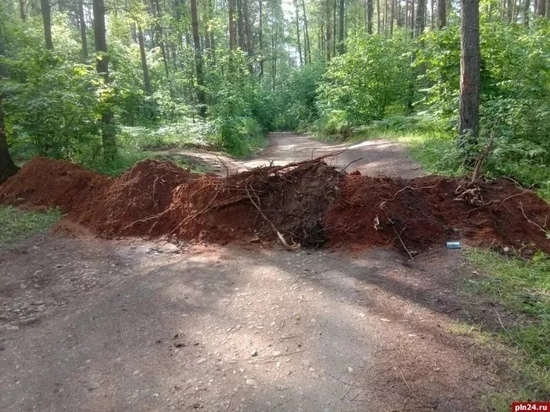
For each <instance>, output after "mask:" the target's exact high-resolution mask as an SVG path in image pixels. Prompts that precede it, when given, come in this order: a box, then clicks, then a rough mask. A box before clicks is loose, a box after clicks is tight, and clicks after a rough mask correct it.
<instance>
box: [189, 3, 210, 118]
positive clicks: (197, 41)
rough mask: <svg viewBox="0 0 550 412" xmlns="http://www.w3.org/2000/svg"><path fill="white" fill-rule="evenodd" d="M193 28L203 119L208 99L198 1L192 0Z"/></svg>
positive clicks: (198, 91) (198, 93)
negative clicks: (206, 96)
mask: <svg viewBox="0 0 550 412" xmlns="http://www.w3.org/2000/svg"><path fill="white" fill-rule="evenodd" d="M191 26H192V31H193V43H194V46H195V72H196V75H197V101H198V103H199V113H200V115H201V116H202V117H204V116H205V115H206V98H205V94H204V74H203V64H202V51H201V40H200V36H199V13H198V11H197V0H191Z"/></svg>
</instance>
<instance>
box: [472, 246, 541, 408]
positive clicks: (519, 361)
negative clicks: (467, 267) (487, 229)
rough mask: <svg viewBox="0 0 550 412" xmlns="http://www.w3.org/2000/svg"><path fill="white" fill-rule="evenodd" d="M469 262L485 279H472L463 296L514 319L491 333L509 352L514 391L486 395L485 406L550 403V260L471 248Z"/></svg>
mask: <svg viewBox="0 0 550 412" xmlns="http://www.w3.org/2000/svg"><path fill="white" fill-rule="evenodd" d="M468 258H469V260H470V261H471V262H472V263H473V264H474V266H475V267H476V268H477V269H478V271H479V272H480V273H483V274H484V276H483V277H482V278H480V279H479V280H475V281H474V280H470V281H469V282H468V283H467V285H466V286H465V292H466V293H468V294H471V295H473V296H474V297H476V298H477V299H478V301H485V302H487V301H488V302H496V303H498V304H499V305H501V306H503V307H504V308H505V310H506V311H507V312H508V313H510V314H511V315H512V316H513V317H514V318H515V321H514V324H513V325H512V326H506V327H505V326H503V327H502V330H501V331H500V332H497V333H493V334H492V338H493V339H494V340H495V341H496V342H498V343H502V344H504V345H505V346H506V348H508V353H507V361H508V362H509V363H510V365H511V366H512V369H513V370H514V371H515V376H511V378H512V380H513V382H514V387H515V389H513V390H510V391H508V392H501V393H492V394H488V395H487V399H486V401H487V403H488V404H489V405H491V406H492V407H493V408H494V409H495V410H497V411H508V410H509V409H510V404H511V402H512V401H514V400H516V401H517V400H523V401H525V400H548V399H550V276H549V275H550V257H549V256H546V255H543V254H537V255H536V256H535V257H534V259H532V260H531V261H524V260H520V259H518V258H514V257H503V256H501V255H498V254H497V253H495V252H489V251H483V250H471V251H469V252H468Z"/></svg>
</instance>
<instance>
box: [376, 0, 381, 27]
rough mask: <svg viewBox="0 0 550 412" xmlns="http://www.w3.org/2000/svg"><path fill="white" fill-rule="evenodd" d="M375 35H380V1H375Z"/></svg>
mask: <svg viewBox="0 0 550 412" xmlns="http://www.w3.org/2000/svg"><path fill="white" fill-rule="evenodd" d="M376 19H377V21H376V33H377V34H380V32H381V31H380V24H381V19H380V0H376Z"/></svg>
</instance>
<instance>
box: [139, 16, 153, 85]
mask: <svg viewBox="0 0 550 412" xmlns="http://www.w3.org/2000/svg"><path fill="white" fill-rule="evenodd" d="M137 33H138V42H139V54H140V56H141V68H142V70H143V89H144V90H145V94H147V95H150V94H151V80H150V79H149V67H148V66H147V55H146V54H145V41H144V40H143V30H142V29H141V26H140V25H139V24H138V26H137Z"/></svg>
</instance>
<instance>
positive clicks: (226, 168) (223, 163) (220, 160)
mask: <svg viewBox="0 0 550 412" xmlns="http://www.w3.org/2000/svg"><path fill="white" fill-rule="evenodd" d="M216 159H218V162H220V163H221V164H222V165H223V167H224V168H225V177H229V168H228V167H227V165H226V164H225V162H224V161H223V160H222V159H220V157H219V156H216Z"/></svg>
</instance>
